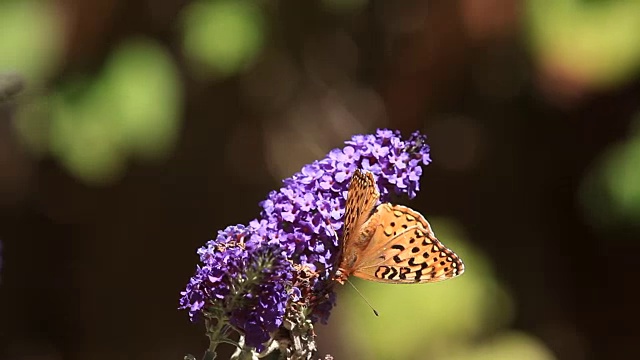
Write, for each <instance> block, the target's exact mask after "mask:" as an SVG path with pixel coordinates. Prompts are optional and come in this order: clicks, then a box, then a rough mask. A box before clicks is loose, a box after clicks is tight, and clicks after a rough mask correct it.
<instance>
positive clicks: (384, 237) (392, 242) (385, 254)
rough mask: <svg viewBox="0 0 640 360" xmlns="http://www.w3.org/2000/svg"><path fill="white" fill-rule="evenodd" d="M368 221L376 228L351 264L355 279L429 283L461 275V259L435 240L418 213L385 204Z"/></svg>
mask: <svg viewBox="0 0 640 360" xmlns="http://www.w3.org/2000/svg"><path fill="white" fill-rule="evenodd" d="M371 221H375V223H376V225H377V226H376V229H375V231H374V232H373V236H372V238H371V240H370V242H369V243H368V246H367V247H366V248H365V249H363V250H362V252H361V253H360V254H359V258H358V261H357V262H356V263H355V264H354V271H353V275H354V276H357V277H360V278H363V279H367V280H372V281H377V282H387V283H429V282H437V281H442V280H446V279H450V278H453V277H455V276H458V275H461V274H462V273H463V272H464V264H463V263H462V261H461V260H460V258H459V257H458V256H457V255H456V254H455V253H454V252H453V251H451V250H450V249H448V248H447V247H445V246H444V245H443V244H442V243H441V242H440V241H439V240H438V239H437V238H436V237H435V234H434V233H433V230H432V229H431V226H430V225H429V223H428V222H427V220H426V219H425V218H424V217H423V216H422V215H421V214H420V213H418V212H416V211H414V210H412V209H410V208H407V207H405V206H401V205H391V204H388V203H387V204H381V205H380V206H378V208H377V209H376V211H375V213H374V215H373V216H372V219H371Z"/></svg>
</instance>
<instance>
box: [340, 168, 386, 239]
mask: <svg viewBox="0 0 640 360" xmlns="http://www.w3.org/2000/svg"><path fill="white" fill-rule="evenodd" d="M379 197H380V193H378V188H377V187H376V182H375V179H374V178H373V174H371V173H370V172H361V171H360V170H356V171H355V173H354V174H353V177H352V178H351V183H350V184H349V191H348V192H347V205H346V206H345V211H344V232H343V234H342V239H343V240H342V244H341V246H342V247H343V250H346V249H349V247H350V246H351V245H352V244H353V243H354V242H355V241H356V239H357V238H358V237H359V236H360V229H361V228H362V225H363V224H364V223H365V222H366V221H367V219H369V217H370V216H371V212H372V211H373V208H374V207H375V206H376V203H377V202H378V198H379Z"/></svg>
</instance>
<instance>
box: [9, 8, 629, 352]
mask: <svg viewBox="0 0 640 360" xmlns="http://www.w3.org/2000/svg"><path fill="white" fill-rule="evenodd" d="M638 34H640V1H635V0H628V1H621V0H618V1H616V0H610V1H606V0H600V1H595V0H591V1H587V0H582V1H578V0H515V1H512V0H460V1H454V0H429V1H377V0H317V1H298V0H283V1H276V0H263V1H259V0H253V1H251V0H198V1H188V0H179V1H176V0H166V1H149V0H131V1H124V0H93V1H82V0H48V1H37V0H13V1H12V0H2V1H0V242H1V245H0V254H1V255H0V257H1V260H0V264H1V265H0V266H1V269H0V359H12V360H13V359H15V360H18V359H20V360H22V359H39V360H41V359H42V360H49V359H51V360H57V359H97V360H102V359H104V360H107V359H109V360H116V359H149V360H151V359H154V360H159V359H167V360H168V359H181V358H182V357H183V356H184V355H185V354H186V353H193V354H195V355H196V356H197V357H199V356H201V354H202V352H203V351H204V349H205V348H206V346H207V339H206V338H205V336H204V331H203V330H204V326H203V325H202V324H200V323H197V324H191V323H189V321H188V316H187V314H186V312H184V311H178V310H177V309H176V308H177V306H178V298H179V292H180V291H181V290H182V289H183V287H184V286H185V285H186V283H187V281H188V279H189V277H190V276H191V275H192V274H193V272H194V270H195V265H196V263H197V256H196V254H195V251H196V249H197V248H198V247H199V246H201V245H203V244H204V243H205V242H206V241H207V240H208V239H210V238H212V237H214V236H215V234H216V232H217V230H220V229H222V228H224V227H225V226H227V225H231V224H237V223H243V224H246V223H248V222H249V221H250V220H251V219H253V218H255V217H256V216H257V215H258V211H259V208H258V202H259V201H260V200H262V199H264V198H265V197H266V194H267V193H268V191H270V190H272V189H277V188H279V187H280V181H281V179H283V178H285V177H288V176H290V175H292V174H293V173H294V172H296V171H298V170H299V169H300V168H301V167H302V166H303V165H304V164H306V163H309V162H311V161H313V160H315V159H319V158H321V157H323V156H324V155H325V154H326V153H327V152H328V151H329V150H331V149H332V148H334V147H339V146H342V143H343V141H344V140H347V139H348V138H350V137H351V136H352V135H354V134H357V133H370V132H373V131H375V129H376V128H378V127H388V128H393V129H400V130H402V131H403V132H404V134H406V135H408V134H409V133H410V132H412V131H414V130H421V131H424V132H425V133H426V134H427V135H428V136H429V139H430V144H431V146H432V158H433V159H434V162H433V164H432V165H430V166H428V167H427V168H426V171H425V172H424V176H423V179H422V188H423V190H422V191H421V193H420V194H419V196H418V198H416V199H415V200H412V201H408V200H407V202H406V204H405V205H409V206H411V207H413V208H415V209H417V210H419V211H420V212H422V213H423V214H425V215H426V216H427V218H428V219H429V220H430V221H431V222H432V225H433V226H434V229H435V231H436V233H437V234H438V237H439V238H440V239H441V240H442V241H443V242H444V243H445V244H447V245H449V246H450V247H451V248H453V249H454V250H456V252H457V253H458V254H460V256H461V257H462V258H463V259H464V260H465V262H466V265H467V272H466V273H465V275H464V276H462V277H461V278H459V279H455V280H452V281H447V282H444V283H442V284H433V285H421V286H413V285H412V286H393V285H379V284H372V283H368V282H363V281H357V282H356V284H357V286H358V287H359V288H360V290H361V291H363V292H364V293H365V296H366V297H367V298H368V299H369V301H371V302H372V303H373V304H374V306H375V307H376V308H377V309H378V311H379V312H380V313H381V316H380V317H379V318H376V317H374V316H373V315H371V312H370V309H368V307H367V306H366V304H365V303H364V301H362V299H360V298H359V297H358V296H357V295H356V294H355V292H354V291H353V289H351V288H350V287H344V288H342V289H341V292H340V294H339V298H338V307H337V308H336V309H335V311H334V313H333V315H332V317H331V319H330V323H329V325H328V326H319V327H318V328H317V332H318V342H319V347H320V355H324V354H326V353H331V354H333V355H334V356H335V357H336V359H472V360H474V359H477V360H481V359H482V360H484V359H530V360H538V359H540V360H546V359H609V358H623V359H628V358H633V355H632V354H633V353H634V352H635V353H637V351H636V349H637V346H638V341H639V340H640V336H639V335H640V331H639V330H638V328H637V323H638V321H640V316H639V314H640V311H638V309H637V304H638V303H640V298H639V296H638V295H637V294H636V292H635V289H633V288H634V287H635V286H633V285H635V284H637V283H638V280H637V279H638V278H637V276H636V265H637V263H638V260H637V258H636V254H635V253H634V251H633V250H635V249H637V246H634V245H635V243H636V242H637V240H638V235H639V234H640V226H638V224H639V220H640V71H639V70H640V41H638Z"/></svg>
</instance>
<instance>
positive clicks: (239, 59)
mask: <svg viewBox="0 0 640 360" xmlns="http://www.w3.org/2000/svg"><path fill="white" fill-rule="evenodd" d="M182 17H183V24H184V43H183V46H184V52H185V54H186V56H187V58H188V59H189V60H191V65H192V70H193V71H195V72H196V73H197V74H198V75H199V76H212V77H224V76H229V75H233V74H235V73H237V72H240V71H241V70H242V69H244V68H245V67H246V66H247V65H249V64H251V62H252V61H253V60H254V59H255V58H256V56H257V55H258V54H259V53H260V51H261V50H262V47H263V45H264V41H265V33H266V31H267V27H266V26H265V19H264V18H263V15H262V11H261V9H260V8H259V7H257V6H256V5H255V4H254V2H253V1H249V0H200V1H195V2H192V3H191V4H189V6H188V7H187V8H186V9H185V11H184V13H183V15H182Z"/></svg>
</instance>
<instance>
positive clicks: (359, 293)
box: [347, 279, 380, 316]
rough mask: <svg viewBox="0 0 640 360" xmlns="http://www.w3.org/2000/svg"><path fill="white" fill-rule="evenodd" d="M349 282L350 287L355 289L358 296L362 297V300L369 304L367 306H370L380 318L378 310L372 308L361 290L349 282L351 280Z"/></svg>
mask: <svg viewBox="0 0 640 360" xmlns="http://www.w3.org/2000/svg"><path fill="white" fill-rule="evenodd" d="M347 282H348V283H349V285H351V286H352V287H353V289H354V290H355V291H356V292H357V293H358V295H360V297H361V298H362V300H364V302H365V303H367V305H369V307H370V308H371V310H373V313H374V314H376V316H380V315H378V312H377V311H376V309H374V308H373V306H371V304H370V303H369V301H368V300H367V298H366V297H364V295H362V293H361V292H360V290H358V288H357V287H356V286H355V285H353V283H352V282H351V281H349V279H347Z"/></svg>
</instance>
